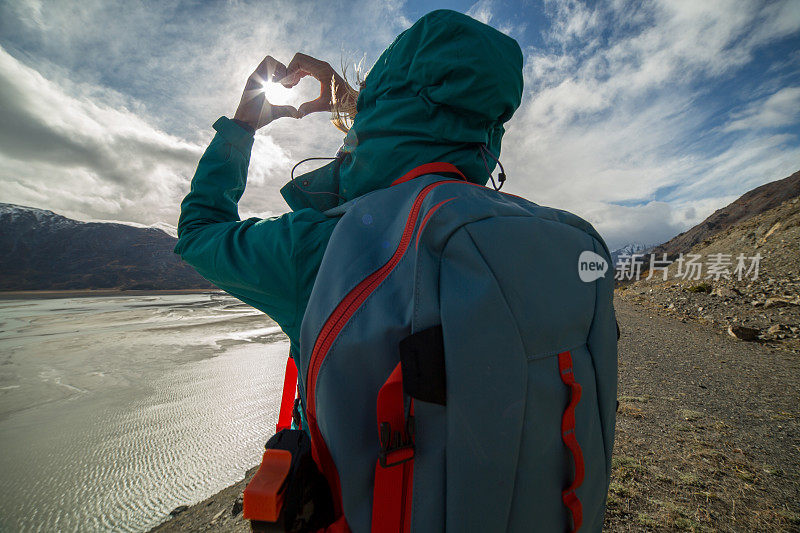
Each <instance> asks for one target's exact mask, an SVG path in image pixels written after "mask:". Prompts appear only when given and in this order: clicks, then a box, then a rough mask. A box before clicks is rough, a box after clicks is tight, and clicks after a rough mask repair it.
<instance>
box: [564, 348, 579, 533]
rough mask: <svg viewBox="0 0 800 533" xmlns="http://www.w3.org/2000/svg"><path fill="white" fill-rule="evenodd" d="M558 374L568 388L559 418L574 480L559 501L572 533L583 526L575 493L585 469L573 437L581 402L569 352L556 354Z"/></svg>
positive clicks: (576, 440) (576, 441)
mask: <svg viewBox="0 0 800 533" xmlns="http://www.w3.org/2000/svg"><path fill="white" fill-rule="evenodd" d="M558 372H559V374H560V375H561V381H563V382H564V384H565V385H567V386H568V387H569V388H570V399H569V405H567V408H566V409H565V410H564V416H563V417H562V418H561V439H562V440H563V441H564V445H565V446H566V447H567V448H569V451H570V452H571V453H572V461H573V462H574V464H575V479H574V480H573V481H572V484H571V485H570V486H569V487H567V488H566V489H564V491H563V492H562V493H561V499H562V500H563V501H564V505H565V506H566V507H567V509H569V511H570V513H571V514H572V530H571V531H572V532H573V533H574V532H576V531H578V530H579V529H580V527H581V524H583V506H582V505H581V501H580V500H579V499H578V496H577V495H576V494H575V491H576V490H578V487H580V486H581V485H582V484H583V477H584V475H585V467H584V464H583V451H581V446H580V444H578V439H577V438H576V437H575V408H576V407H577V406H578V402H580V401H581V386H580V384H579V383H578V382H577V381H575V373H574V372H573V370H572V354H571V353H570V352H562V353H560V354H558Z"/></svg>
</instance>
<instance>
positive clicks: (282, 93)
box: [261, 81, 297, 105]
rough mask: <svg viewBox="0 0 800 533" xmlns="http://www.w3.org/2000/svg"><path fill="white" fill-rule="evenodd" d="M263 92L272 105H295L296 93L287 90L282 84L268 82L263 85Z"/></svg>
mask: <svg viewBox="0 0 800 533" xmlns="http://www.w3.org/2000/svg"><path fill="white" fill-rule="evenodd" d="M261 91H262V92H263V93H264V96H266V97H267V101H268V102H269V103H271V104H272V105H295V100H296V99H297V94H296V92H294V91H292V89H287V88H286V87H284V86H283V85H281V84H280V83H274V82H271V81H266V82H264V83H263V84H262V85H261Z"/></svg>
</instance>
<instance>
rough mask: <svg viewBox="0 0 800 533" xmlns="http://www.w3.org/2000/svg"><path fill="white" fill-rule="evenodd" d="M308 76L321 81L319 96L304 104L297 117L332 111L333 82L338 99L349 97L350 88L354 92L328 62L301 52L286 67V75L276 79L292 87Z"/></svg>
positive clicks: (285, 85)
mask: <svg viewBox="0 0 800 533" xmlns="http://www.w3.org/2000/svg"><path fill="white" fill-rule="evenodd" d="M306 76H312V77H314V78H316V79H317V80H318V81H319V83H320V91H319V98H317V99H316V100H312V101H310V102H305V103H304V104H302V105H301V106H300V108H299V110H298V117H297V118H300V117H303V116H305V115H308V114H310V113H316V112H319V111H331V110H332V108H333V98H332V96H333V94H332V92H331V84H333V85H334V86H335V87H336V99H337V101H343V100H344V99H345V98H346V97H347V94H348V89H349V91H350V92H354V91H353V89H351V88H350V86H349V85H348V84H347V82H346V81H345V80H344V79H343V78H342V77H341V76H339V74H337V73H336V71H335V70H333V67H331V66H330V65H329V64H328V63H326V62H325V61H321V60H319V59H317V58H315V57H311V56H309V55H306V54H301V53H299V52H298V53H296V54H295V55H294V57H293V58H292V60H291V61H290V62H289V65H288V66H287V67H286V77H284V78H283V79H281V80H277V79H276V81H279V83H281V84H282V85H283V86H284V87H287V88H291V87H294V86H295V85H297V84H298V83H299V82H300V80H301V79H303V78H305V77H306Z"/></svg>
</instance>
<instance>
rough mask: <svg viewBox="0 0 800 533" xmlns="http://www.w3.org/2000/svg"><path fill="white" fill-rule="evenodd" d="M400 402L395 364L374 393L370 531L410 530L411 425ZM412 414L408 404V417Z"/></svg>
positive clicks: (401, 532)
mask: <svg viewBox="0 0 800 533" xmlns="http://www.w3.org/2000/svg"><path fill="white" fill-rule="evenodd" d="M403 403H404V402H403V373H402V370H401V367H400V363H398V364H397V366H396V367H395V369H394V371H392V373H391V375H390V376H389V379H387V380H386V383H384V384H383V386H382V387H381V390H380V391H379V392H378V405H377V407H378V436H379V438H380V443H381V448H380V453H379V457H378V462H377V464H376V465H375V487H374V489H373V497H372V532H373V533H406V532H408V531H410V529H411V496H412V494H411V493H412V489H413V479H414V442H413V437H412V435H410V434H409V428H410V427H411V426H407V425H406V418H405V414H404V409H403ZM413 414H414V406H413V403H412V405H411V418H412V419H413ZM412 431H413V430H412Z"/></svg>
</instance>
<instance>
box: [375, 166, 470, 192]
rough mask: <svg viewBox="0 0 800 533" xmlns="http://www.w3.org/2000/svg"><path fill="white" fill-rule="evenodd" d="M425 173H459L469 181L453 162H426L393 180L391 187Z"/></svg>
mask: <svg viewBox="0 0 800 533" xmlns="http://www.w3.org/2000/svg"><path fill="white" fill-rule="evenodd" d="M425 174H457V175H458V176H459V177H460V178H461V179H463V180H464V181H467V178H466V176H464V174H462V173H461V171H460V170H458V168H457V167H456V166H455V165H453V164H452V163H443V162H437V163H426V164H424V165H420V166H418V167H416V168H414V169H412V170H410V171H409V172H406V173H405V174H403V175H402V176H400V177H399V178H397V179H396V180H394V181H393V182H392V184H391V185H390V187H394V186H395V185H399V184H401V183H405V182H407V181H410V180H413V179H414V178H418V177H420V176H424V175H425Z"/></svg>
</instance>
